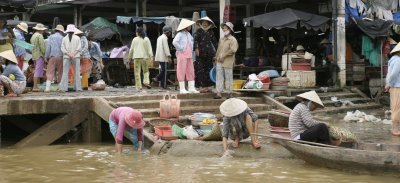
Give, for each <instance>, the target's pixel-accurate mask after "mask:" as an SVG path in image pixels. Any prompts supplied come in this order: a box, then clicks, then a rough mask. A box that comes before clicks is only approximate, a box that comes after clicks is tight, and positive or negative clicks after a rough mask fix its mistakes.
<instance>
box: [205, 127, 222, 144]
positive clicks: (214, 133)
mask: <svg viewBox="0 0 400 183" xmlns="http://www.w3.org/2000/svg"><path fill="white" fill-rule="evenodd" d="M202 140H204V141H221V140H222V133H221V128H220V125H219V124H218V123H217V124H215V125H214V126H213V128H212V130H211V132H210V133H208V134H206V135H204V137H203V138H202Z"/></svg>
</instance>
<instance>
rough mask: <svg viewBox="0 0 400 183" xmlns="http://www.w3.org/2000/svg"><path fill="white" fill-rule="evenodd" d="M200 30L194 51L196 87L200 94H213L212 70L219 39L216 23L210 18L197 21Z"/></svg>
mask: <svg viewBox="0 0 400 183" xmlns="http://www.w3.org/2000/svg"><path fill="white" fill-rule="evenodd" d="M196 23H197V25H199V26H200V29H198V30H197V31H196V36H194V50H195V51H196V62H195V63H194V65H195V72H196V85H197V86H199V87H200V92H202V93H205V92H211V86H213V85H214V83H213V82H212V81H211V79H210V74H209V73H210V70H211V69H212V67H213V61H212V60H213V58H214V57H215V52H216V49H217V39H216V38H215V35H214V32H213V30H212V29H213V28H215V24H214V22H213V21H212V20H211V19H210V18H209V17H203V18H201V19H199V20H197V21H196Z"/></svg>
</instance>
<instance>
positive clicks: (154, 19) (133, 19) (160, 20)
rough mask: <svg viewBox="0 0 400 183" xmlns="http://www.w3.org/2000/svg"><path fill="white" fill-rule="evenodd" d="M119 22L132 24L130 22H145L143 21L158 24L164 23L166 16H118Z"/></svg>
mask: <svg viewBox="0 0 400 183" xmlns="http://www.w3.org/2000/svg"><path fill="white" fill-rule="evenodd" d="M116 22H117V23H122V24H130V23H134V24H135V23H138V22H143V23H151V22H152V23H156V24H162V23H165V17H137V16H133V17H126V16H117V21H116Z"/></svg>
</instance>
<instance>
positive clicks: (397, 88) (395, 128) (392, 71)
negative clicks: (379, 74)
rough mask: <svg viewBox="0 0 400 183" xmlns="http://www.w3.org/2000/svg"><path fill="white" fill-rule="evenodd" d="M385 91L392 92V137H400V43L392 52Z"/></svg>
mask: <svg viewBox="0 0 400 183" xmlns="http://www.w3.org/2000/svg"><path fill="white" fill-rule="evenodd" d="M390 54H392V55H393V56H392V57H391V58H390V60H389V66H388V73H387V76H386V86H385V91H386V92H390V109H391V111H392V123H393V124H392V135H394V136H400V43H399V44H397V45H396V46H395V47H394V48H393V50H392V51H391V52H390Z"/></svg>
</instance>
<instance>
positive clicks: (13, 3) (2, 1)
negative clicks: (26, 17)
mask: <svg viewBox="0 0 400 183" xmlns="http://www.w3.org/2000/svg"><path fill="white" fill-rule="evenodd" d="M0 6H10V7H16V8H19V7H24V8H34V7H35V6H36V0H0Z"/></svg>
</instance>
